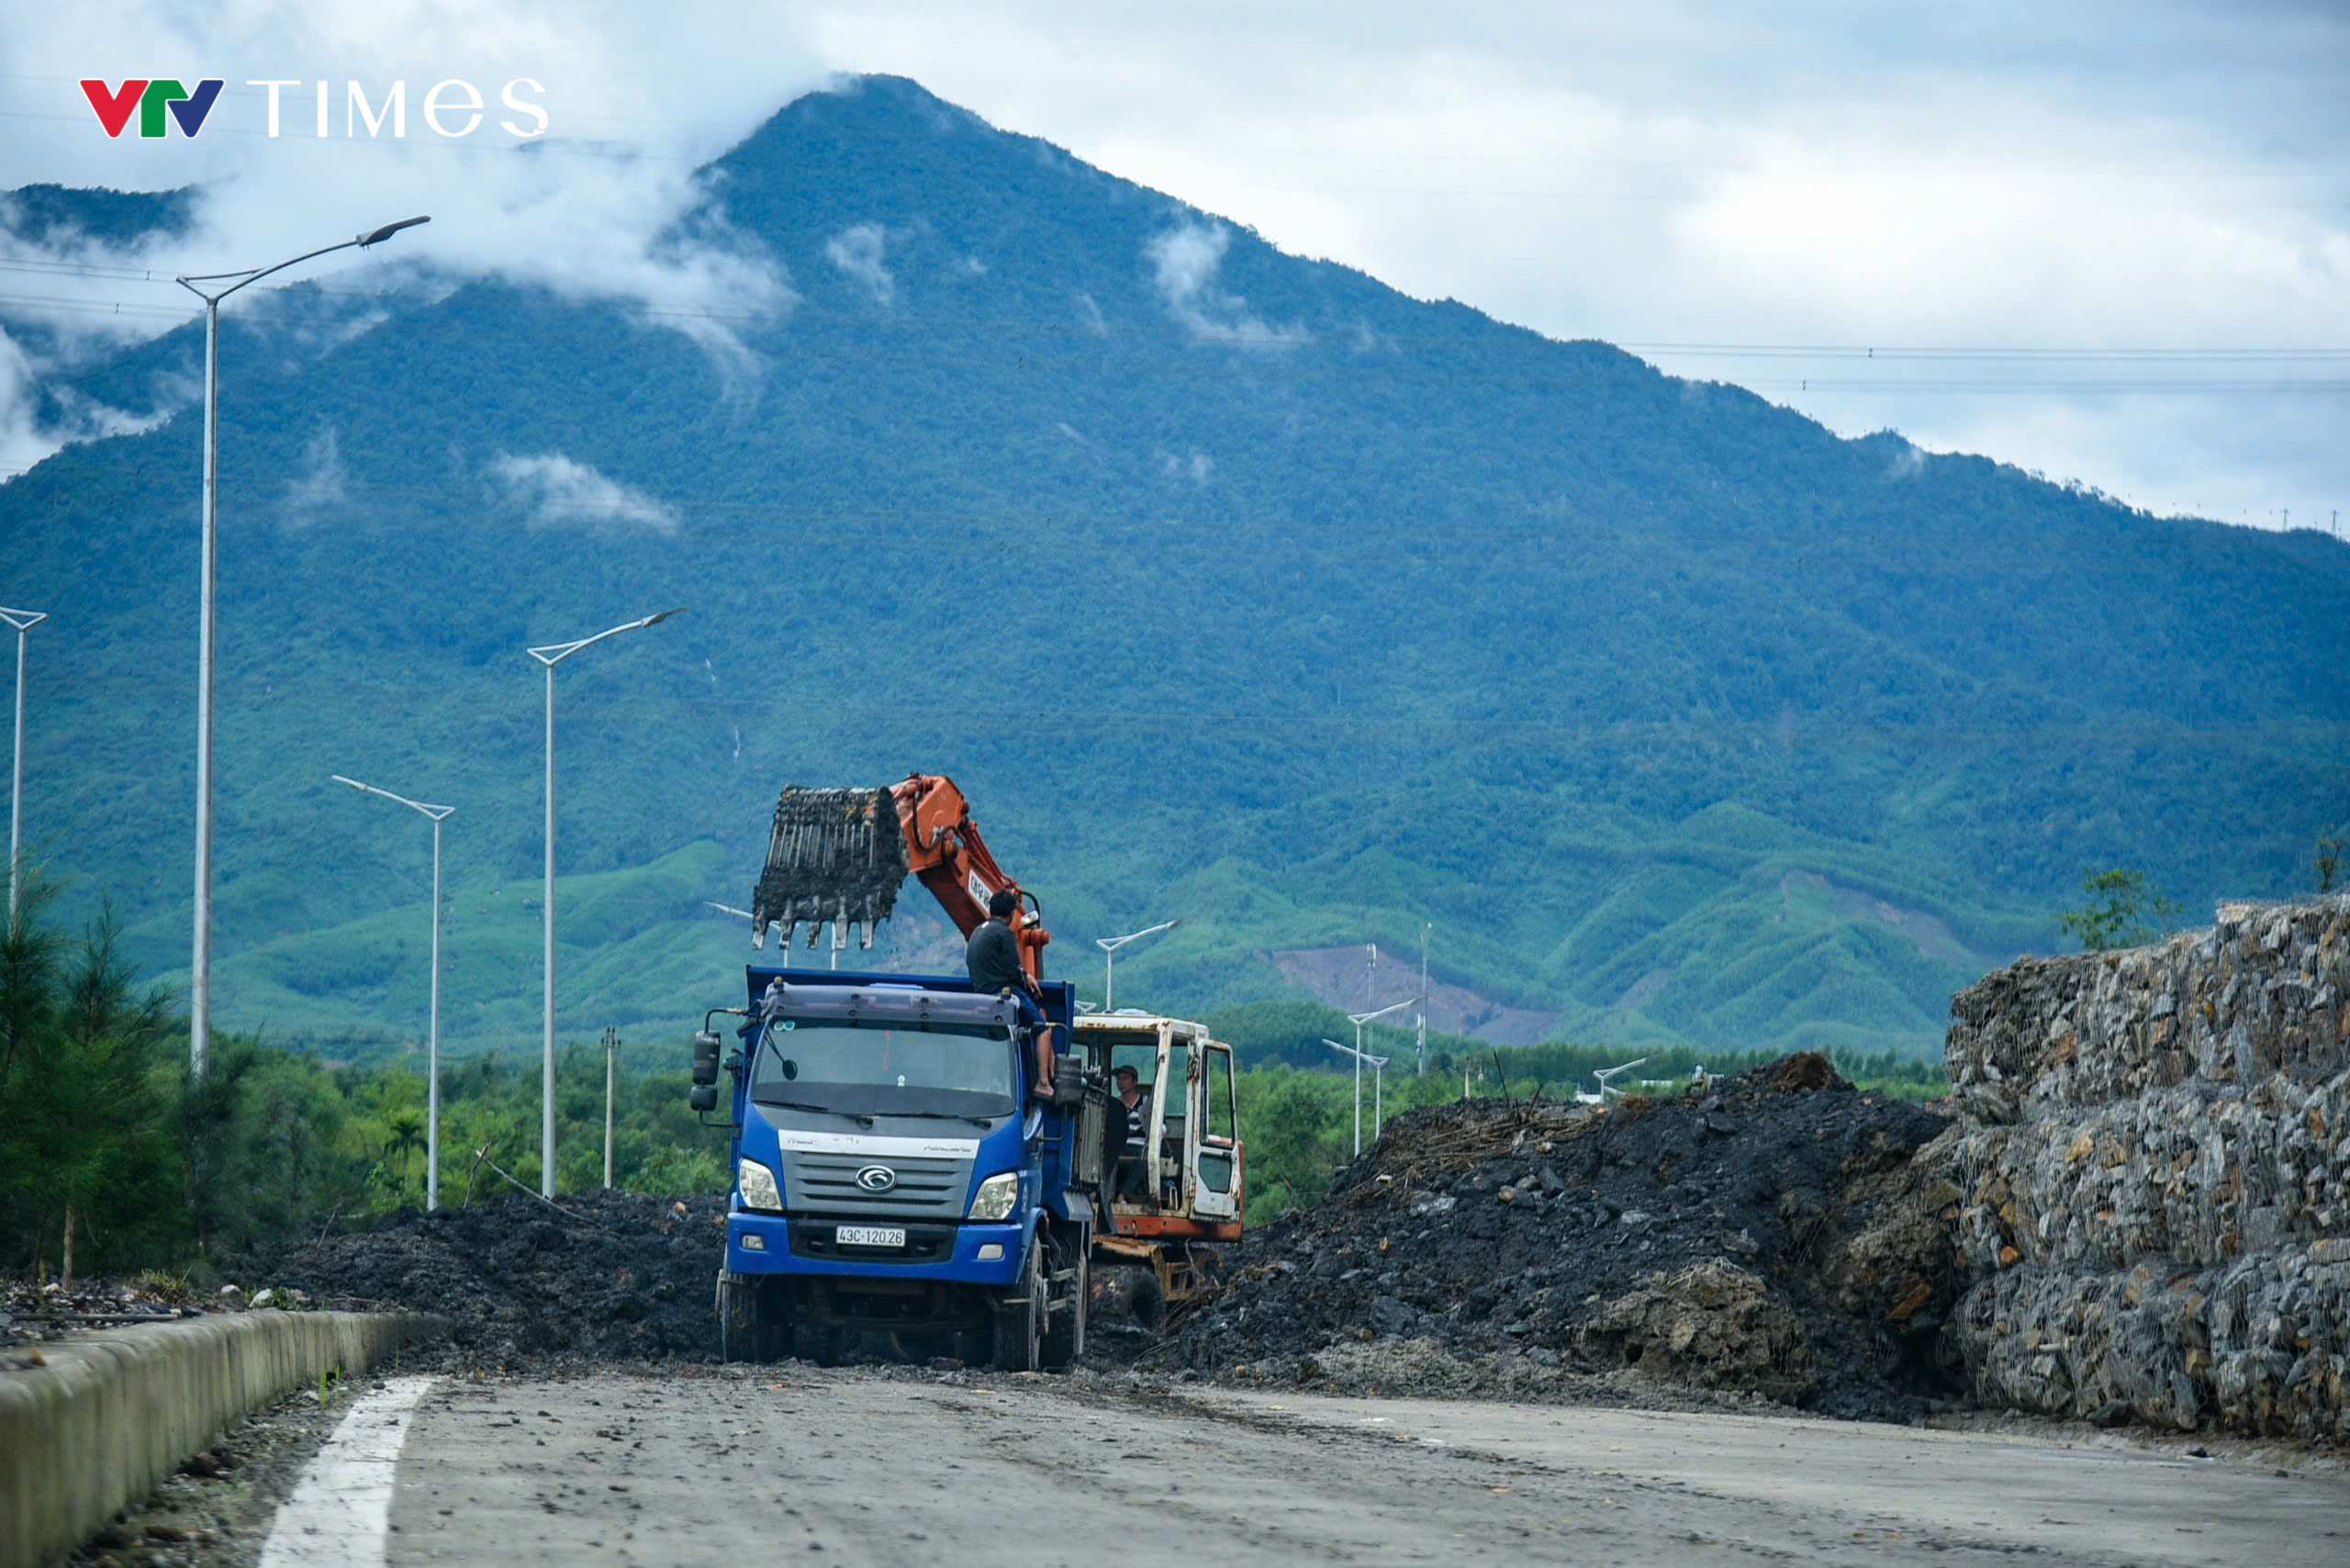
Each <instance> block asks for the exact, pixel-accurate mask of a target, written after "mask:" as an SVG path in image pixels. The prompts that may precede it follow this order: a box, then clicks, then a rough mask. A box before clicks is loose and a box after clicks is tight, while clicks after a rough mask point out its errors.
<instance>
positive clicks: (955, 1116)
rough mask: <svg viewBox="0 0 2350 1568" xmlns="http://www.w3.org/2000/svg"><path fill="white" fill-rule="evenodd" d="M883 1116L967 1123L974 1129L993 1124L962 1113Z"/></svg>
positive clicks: (928, 1112) (982, 1118)
mask: <svg viewBox="0 0 2350 1568" xmlns="http://www.w3.org/2000/svg"><path fill="white" fill-rule="evenodd" d="M880 1114H882V1115H885V1116H920V1117H922V1118H923V1120H925V1121H932V1122H968V1123H970V1124H971V1125H972V1126H975V1127H992V1126H995V1123H993V1122H992V1121H990V1120H989V1119H988V1118H987V1117H985V1116H974V1115H971V1114H968V1112H964V1111H883V1112H881V1113H880Z"/></svg>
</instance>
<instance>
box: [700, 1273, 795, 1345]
mask: <svg viewBox="0 0 2350 1568" xmlns="http://www.w3.org/2000/svg"><path fill="white" fill-rule="evenodd" d="M790 1349H791V1324H790V1321H789V1318H787V1317H786V1316H784V1314H783V1311H782V1307H781V1303H780V1299H779V1298H778V1295H777V1294H776V1292H775V1291H774V1290H773V1289H771V1288H767V1287H766V1282H763V1281H760V1280H757V1279H754V1278H752V1277H751V1276H749V1275H746V1274H729V1273H724V1272H722V1273H720V1275H719V1276H718V1359H719V1360H720V1361H781V1360H782V1359H783V1358H784V1357H785V1356H786V1355H787V1354H789V1351H790Z"/></svg>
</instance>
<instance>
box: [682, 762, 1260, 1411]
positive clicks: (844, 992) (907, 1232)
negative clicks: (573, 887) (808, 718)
mask: <svg viewBox="0 0 2350 1568" xmlns="http://www.w3.org/2000/svg"><path fill="white" fill-rule="evenodd" d="M910 875H911V876H913V877H916V878H919V879H921V880H922V881H923V884H924V885H925V886H926V887H928V888H929V889H930V890H931V892H932V893H933V894H934V896H935V897H936V898H937V900H938V902H939V904H940V906H941V907H942V908H944V909H945V910H946V913H947V914H948V916H949V917H950V918H952V919H953V920H954V922H955V924H956V926H957V929H959V930H960V931H961V932H962V933H963V934H964V935H966V936H968V935H970V934H971V932H972V931H973V930H975V929H976V928H977V927H978V925H979V922H980V921H981V920H982V919H984V918H986V915H985V906H986V905H987V903H988V902H989V901H990V898H994V897H997V896H998V895H1001V894H1004V893H1009V894H1011V895H1013V900H1014V901H1016V902H1017V904H1018V908H1017V909H1016V910H1015V912H1014V913H1013V917H1012V919H1011V924H1012V927H1013V934H1014V936H1015V939H1016V941H1017V943H1018V945H1019V950H1020V957H1021V962H1022V966H1023V969H1024V972H1025V974H1026V975H1027V977H1028V978H1029V979H1030V980H1034V981H1035V984H1036V987H1037V991H1038V994H1039V999H1040V1000H1039V1002H1038V1007H1039V1009H1040V1011H1041V1013H1042V1014H1043V1018H1044V1020H1045V1032H1046V1041H1045V1043H1046V1044H1048V1045H1049V1046H1050V1047H1051V1048H1052V1049H1053V1050H1054V1051H1055V1052H1057V1053H1058V1054H1057V1055H1055V1056H1054V1058H1053V1068H1052V1074H1051V1076H1052V1079H1053V1088H1052V1092H1051V1093H1050V1094H1049V1095H1047V1094H1044V1093H1040V1092H1038V1089H1037V1081H1038V1078H1039V1076H1040V1072H1041V1067H1042V1062H1043V1058H1044V1054H1045V1053H1044V1052H1043V1051H1042V1050H1040V1048H1039V1042H1038V1041H1037V1040H1036V1039H1035V1038H1034V1037H1033V1036H1032V1030H1033V1029H1034V1028H1035V1025H1031V1024H1027V1023H1024V1021H1023V1017H1022V1014H1021V1013H1020V1011H1019V1009H1018V1007H1017V1006H1016V1005H1015V1003H1014V1002H1013V997H1012V993H1011V992H1009V991H1006V992H1004V993H1002V994H1001V995H986V994H980V993H977V992H975V991H973V990H972V988H971V986H970V983H969V982H968V980H962V979H960V978H945V977H923V976H910V975H895V974H858V973H848V972H842V971H838V970H833V969H794V968H791V967H790V966H789V963H788V962H787V963H785V964H781V965H776V966H761V965H758V964H753V965H751V966H750V967H749V968H748V969H746V970H745V971H744V976H745V991H744V1006H742V1007H726V1008H713V1009H711V1011H710V1013H708V1014H705V1015H704V1016H703V1019H702V1027H701V1030H700V1032H699V1034H697V1035H696V1036H694V1058H693V1081H694V1086H693V1089H692V1091H691V1095H692V1098H691V1102H690V1103H691V1104H692V1106H693V1108H694V1109H695V1110H696V1111H697V1112H699V1114H701V1116H702V1118H703V1120H704V1121H705V1123H707V1122H708V1120H709V1117H710V1115H711V1114H712V1113H713V1112H715V1111H717V1110H718V1108H719V1098H720V1090H719V1083H718V1081H719V1078H720V1075H721V1074H725V1075H726V1076H727V1077H728V1078H729V1079H730V1080H731V1084H732V1087H731V1089H730V1091H729V1092H728V1099H727V1104H728V1105H729V1107H731V1110H732V1113H733V1114H732V1117H731V1119H730V1120H729V1121H728V1122H727V1123H726V1124H724V1125H725V1126H726V1127H727V1129H728V1131H729V1132H730V1134H731V1144H732V1148H731V1152H732V1154H733V1169H734V1190H733V1202H732V1204H730V1212H729V1213H728V1215H727V1219H726V1262H725V1266H724V1268H723V1269H722V1271H720V1274H719V1278H718V1298H717V1307H718V1317H719V1324H720V1330H721V1337H722V1348H723V1350H724V1354H725V1356H726V1358H727V1359H728V1360H729V1361H775V1360H779V1359H781V1358H783V1357H786V1356H797V1357H799V1358H800V1359H803V1360H808V1361H819V1362H830V1361H835V1360H837V1359H838V1358H839V1357H840V1356H841V1355H842V1354H844V1353H845V1351H846V1350H849V1349H851V1348H853V1346H852V1341H853V1340H854V1339H857V1338H862V1337H866V1336H880V1337H883V1338H887V1339H888V1340H889V1341H890V1344H891V1346H892V1348H893V1349H895V1350H897V1351H898V1352H899V1353H900V1354H902V1355H913V1354H925V1355H939V1354H949V1355H954V1356H957V1357H958V1358H959V1359H961V1360H962V1361H965V1362H967V1363H968V1364H971V1365H989V1364H992V1365H994V1366H996V1367H999V1368H1002V1369H1004V1370H1006V1371H1013V1372H1036V1371H1045V1370H1057V1369H1060V1368H1064V1367H1067V1366H1069V1364H1070V1363H1071V1362H1073V1361H1076V1360H1077V1359H1078V1357H1080V1355H1082V1354H1083V1353H1084V1350H1085V1338H1086V1333H1087V1327H1088V1323H1089V1320H1090V1319H1091V1320H1101V1319H1108V1320H1110V1321H1113V1322H1115V1323H1116V1325H1117V1327H1120V1328H1121V1329H1124V1330H1126V1331H1129V1332H1147V1331H1149V1330H1151V1329H1155V1328H1157V1327H1158V1326H1159V1323H1160V1321H1161V1319H1162V1317H1163V1316H1164V1314H1165V1312H1166V1311H1167V1309H1168V1308H1169V1306H1170V1305H1181V1304H1182V1303H1183V1302H1185V1301H1187V1300H1192V1299H1196V1298H1197V1297H1198V1296H1199V1295H1200V1294H1203V1293H1204V1292H1207V1291H1210V1290H1213V1289H1214V1282H1215V1278H1216V1275H1217V1273H1218V1272H1219V1271H1220V1269H1221V1267H1222V1253H1221V1248H1222V1247H1223V1246H1224V1245H1225V1244H1228V1243H1231V1242H1236V1241H1238V1240H1239V1239H1240V1227H1241V1217H1242V1207H1243V1202H1242V1200H1243V1184H1244V1171H1243V1167H1242V1153H1243V1151H1242V1148H1241V1145H1240V1136H1239V1126H1238V1103H1237V1098H1236V1095H1235V1091H1234V1081H1233V1074H1232V1049H1231V1047H1229V1046H1226V1045H1225V1044H1223V1043H1222V1042H1220V1041H1217V1040H1214V1039H1211V1038H1210V1037H1209V1036H1208V1032H1207V1030H1206V1029H1204V1028H1203V1027H1202V1026H1201V1025H1197V1024H1193V1023H1189V1022H1186V1021H1184V1020H1181V1019H1175V1018H1162V1017H1158V1016H1155V1015H1151V1014H1143V1013H1139V1012H1136V1011H1135V1010H1133V1009H1124V1010H1121V1011H1119V1012H1117V1013H1114V1014H1091V1015H1090V1016H1086V1017H1082V1018H1080V1017H1078V1016H1076V1014H1075V1000H1076V999H1075V996H1074V994H1073V992H1072V990H1071V988H1070V987H1069V985H1068V984H1066V983H1065V982H1058V981H1049V980H1045V979H1044V975H1043V955H1044V950H1045V947H1046V945H1047V944H1049V943H1050V942H1051V940H1052V937H1051V935H1050V934H1049V933H1047V932H1046V930H1045V928H1044V925H1043V922H1042V919H1041V916H1040V914H1039V913H1038V911H1037V908H1036V903H1035V898H1034V897H1033V896H1031V895H1030V894H1028V893H1026V892H1025V891H1024V890H1022V889H1021V888H1020V886H1019V884H1018V883H1017V882H1015V881H1013V879H1012V878H1011V877H1009V876H1008V875H1006V874H1005V873H1004V871H1003V870H1002V868H1001V867H999V866H998V865H997V864H996V862H995V859H994V857H992V856H991V855H990V854H989V852H988V849H987V846H986V844H985V842H984V841H983V840H982V839H981V838H980V837H979V830H978V828H977V827H975V826H974V825H973V824H972V823H971V820H970V812H969V809H968V806H967V804H966V803H965V801H964V800H963V797H962V794H961V792H960V791H959V790H957V789H956V788H955V784H954V780H952V779H950V778H944V777H942V776H938V775H929V774H910V775H908V776H907V778H905V780H904V781H903V782H901V783H900V784H897V785H894V786H891V787H890V788H887V789H879V790H829V789H828V790H803V789H799V788H796V787H795V788H789V789H786V790H784V791H783V796H782V799H781V800H780V801H778V803H777V806H776V815H775V825H774V828H773V831H772V833H771V834H770V836H769V840H768V846H767V867H766V869H765V870H764V872H763V873H762V874H761V876H760V879H759V885H758V889H757V891H756V892H755V895H754V897H753V900H752V908H751V911H750V913H751V917H752V945H753V946H764V945H765V941H766V937H767V931H768V929H769V928H770V927H771V926H772V927H776V928H778V929H779V930H780V932H781V934H782V946H783V947H784V949H785V951H786V952H787V953H789V949H790V946H791V944H792V938H793V937H794V935H796V934H797V933H798V932H799V930H800V928H801V927H802V926H803V925H804V926H805V927H806V929H807V933H808V945H809V946H811V947H812V946H815V944H816V940H817V935H818V933H819V932H820V931H821V930H823V929H826V928H829V929H830V930H831V932H832V937H833V941H832V946H833V950H834V962H837V961H838V955H839V953H840V952H841V951H843V950H844V949H845V947H846V946H848V935H849V933H850V932H851V931H852V930H861V933H862V938H863V944H864V945H865V946H871V945H872V940H873V926H874V923H875V922H877V921H878V920H884V919H887V918H888V917H889V914H890V909H891V908H892V906H893V904H894V902H895V901H896V897H897V891H898V888H899V885H900V884H901V882H902V881H903V880H904V879H905V878H906V877H908V876H910ZM721 1014H727V1015H730V1016H732V1017H733V1018H735V1019H739V1020H740V1022H739V1024H737V1025H735V1026H734V1028H733V1036H734V1044H733V1047H731V1048H730V1047H728V1044H727V1041H726V1037H725V1035H724V1034H723V1033H722V1031H721V1030H720V1029H718V1028H715V1027H713V1026H712V1024H713V1021H714V1020H715V1019H717V1018H718V1017H719V1016H720V1015H721ZM1126 1068H1132V1069H1133V1070H1134V1071H1135V1073H1136V1077H1137V1079H1138V1080H1139V1083H1140V1089H1139V1091H1138V1095H1139V1098H1138V1100H1137V1103H1136V1104H1135V1105H1134V1106H1132V1107H1130V1106H1128V1105H1127V1104H1125V1103H1114V1104H1113V1101H1112V1098H1111V1085H1112V1082H1113V1075H1114V1074H1116V1073H1118V1072H1119V1071H1120V1070H1124V1069H1126Z"/></svg>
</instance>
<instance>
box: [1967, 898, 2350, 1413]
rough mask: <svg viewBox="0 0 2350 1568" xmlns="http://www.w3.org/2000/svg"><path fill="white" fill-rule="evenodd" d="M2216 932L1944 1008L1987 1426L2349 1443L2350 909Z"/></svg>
mask: <svg viewBox="0 0 2350 1568" xmlns="http://www.w3.org/2000/svg"><path fill="white" fill-rule="evenodd" d="M2220 916H2221V917H2220V920H2219V922H2218V924H2216V925H2214V926H2213V927H2212V929H2210V930H2209V931H2206V932H2203V933H2200V934H2199V935H2181V936H2176V937H2173V938H2171V939H2170V940H2168V941H2165V942H2163V943H2160V944H2157V945H2155V946H2148V947H2139V948H2134V949H2132V950H2130V951H2128V952H2121V953H2091V954H2081V955H2077V956H2075V957H2071V958H2046V959H2027V960H2024V961H2022V962H2020V963H2017V964H2014V965H2011V966H2010V967H2009V968H2008V969H2001V970H1999V971H1998V972H1997V973H1996V974H1992V975H1989V976H1986V978H1985V979H1984V980H1981V981H1979V982H1978V983H1976V984H1975V985H1974V986H1971V987H1969V988H1968V989H1967V990H1965V991H1961V992H1960V993H1959V994H1958V996H1957V997H1956V998H1955V999H1954V1000H1953V1002H1952V1009H1951V1012H1952V1021H1951V1031H1950V1039H1949V1045H1948V1047H1947V1057H1948V1063H1949V1068H1950V1076H1951V1083H1952V1088H1953V1092H1954V1093H1955V1094H1956V1095H1957V1097H1958V1098H1959V1100H1960V1103H1961V1104H1962V1105H1963V1106H1964V1109H1965V1112H1966V1114H1967V1118H1968V1119H1967V1124H1966V1130H1965V1131H1964V1134H1963V1135H1962V1137H1961V1138H1960V1140H1959V1145H1958V1148H1957V1160H1958V1170H1957V1172H1956V1180H1957V1181H1958V1182H1959V1185H1960V1187H1961V1188H1962V1189H1963V1193H1964V1195H1963V1197H1962V1199H1961V1200H1960V1203H1959V1204H1958V1206H1957V1210H1956V1214H1955V1224H1956V1230H1957V1238H1958V1245H1959V1249H1960V1251H1961V1253H1962V1255H1963V1256H1964V1260H1965V1262H1966V1264H1967V1266H1968V1267H1969V1269H1970V1270H1971V1271H1974V1272H1975V1276H1976V1278H1975V1283H1974V1284H1973V1285H1972V1286H1971V1287H1970V1288H1969V1290H1968V1292H1967V1294H1966V1295H1965V1296H1964V1298H1963V1299H1962V1301H1961V1302H1960V1304H1959V1306H1958V1308H1957V1310H1956V1311H1955V1312H1954V1313H1953V1315H1952V1317H1951V1320H1950V1325H1949V1327H1948V1329H1947V1345H1948V1348H1949V1350H1951V1351H1952V1352H1953V1353H1954V1355H1955V1356H1956V1357H1957V1359H1958V1360H1959V1361H1961V1362H1963V1364H1964V1369H1965V1372H1966V1374H1967V1376H1968V1377H1969V1378H1970V1379H1971V1380H1972V1382H1973V1383H1974V1386H1975V1393H1976V1395H1977V1396H1978V1397H1979V1398H1980V1399H1982V1400H1983V1401H1984V1402H1985V1403H1986V1404H2004V1405H2010V1406H2019V1407H2021V1408H2024V1409H2029V1410H2037V1411H2042V1412H2045V1413H2047V1414H2050V1415H2056V1416H2066V1417H2080V1418H2084V1419H2088V1420H2095V1421H2119V1420H2132V1419H2134V1420H2142V1421H2147V1422H2152V1423H2155V1424H2158V1425H2163V1426H2168V1427H2174V1428H2180V1429H2193V1428H2198V1427H2203V1426H2215V1427H2218V1428H2224V1429H2228V1430H2233V1431H2239V1432H2247V1433H2255V1434H2266V1435H2277V1436H2292V1437H2299V1438H2303V1439H2315V1438H2321V1437H2323V1438H2333V1439H2344V1438H2350V1399H2346V1398H2345V1389H2344V1381H2345V1376H2350V898H2342V897H2335V898H2329V899H2322V900H2316V901H2312V902H2305V903H2294V904H2268V905H2223V906H2221V912H2220Z"/></svg>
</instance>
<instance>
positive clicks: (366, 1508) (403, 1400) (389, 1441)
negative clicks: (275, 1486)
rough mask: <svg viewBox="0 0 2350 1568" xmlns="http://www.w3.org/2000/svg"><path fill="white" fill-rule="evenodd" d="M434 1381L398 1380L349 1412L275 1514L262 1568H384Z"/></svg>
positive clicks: (388, 1384)
mask: <svg viewBox="0 0 2350 1568" xmlns="http://www.w3.org/2000/svg"><path fill="white" fill-rule="evenodd" d="M432 1383H433V1380H432V1379H431V1378H429V1377H396V1378H393V1379H392V1380H391V1381H390V1382H389V1383H386V1384H385V1385H384V1387H383V1389H382V1391H381V1392H379V1393H375V1394H369V1395H367V1396H366V1397H365V1398H364V1399H362V1400H361V1401H360V1402H359V1403H358V1404H356V1405H354V1406H352V1407H351V1414H350V1415H348V1416H345V1417H343V1418H342V1424H341V1426H339V1427H337V1428H335V1429H334V1435H333V1436H332V1437H330V1438H329V1439H327V1446H326V1447H324V1448H322V1449H320V1450H319V1452H318V1457H317V1458H315V1459H313V1460H311V1461H310V1462H309V1463H308V1465H307V1466H305V1467H304V1469H303V1471H302V1479H301V1480H300V1481H299V1482H297V1483H296V1484H295V1487H294V1495H292V1496H290V1497H288V1498H286V1499H285V1506H282V1507H280V1508H279V1509H278V1510H277V1518H276V1519H275V1520H274V1522H273V1523H272V1524H271V1525H270V1528H269V1540H267V1541H265V1542H264V1543H263V1546H262V1549H261V1568H384V1535H385V1527H386V1525H387V1524H388V1523H389V1522H390V1518H391V1512H392V1477H393V1472H394V1470H395V1469H396V1468H397V1465H398V1463H399V1458H400V1448H401V1446H402V1445H403V1444H405V1443H406V1442H407V1441H408V1420H409V1417H412V1416H414V1415H415V1414H416V1406H417V1401H419V1400H420V1399H422V1398H423V1397H424V1394H425V1391H426V1390H427V1389H429V1388H431V1386H432Z"/></svg>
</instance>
